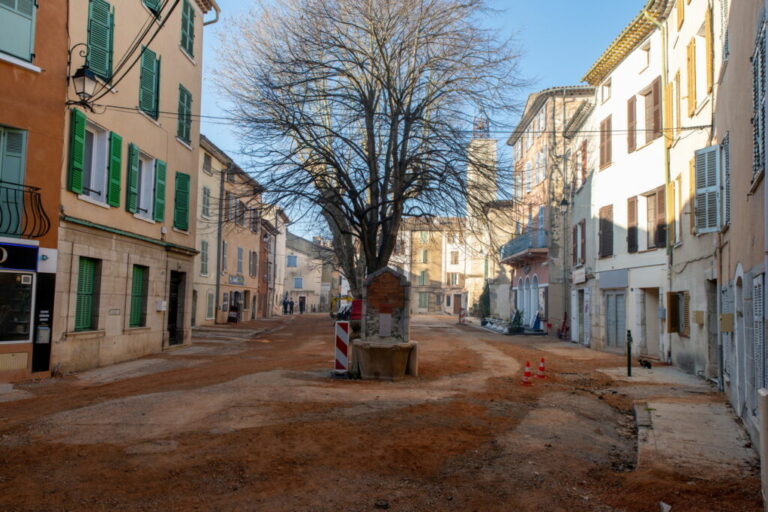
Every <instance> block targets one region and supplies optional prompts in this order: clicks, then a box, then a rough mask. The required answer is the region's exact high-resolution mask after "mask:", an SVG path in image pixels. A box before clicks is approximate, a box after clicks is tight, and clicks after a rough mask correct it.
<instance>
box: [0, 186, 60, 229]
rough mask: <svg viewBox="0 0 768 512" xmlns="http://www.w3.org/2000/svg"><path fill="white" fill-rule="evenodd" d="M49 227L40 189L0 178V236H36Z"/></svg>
mask: <svg viewBox="0 0 768 512" xmlns="http://www.w3.org/2000/svg"><path fill="white" fill-rule="evenodd" d="M49 229H51V219H49V218H48V215H46V213H45V210H44V209H43V202H42V201H41V199H40V189H39V188H37V187H30V186H28V185H19V184H18V183H11V182H8V181H2V180H0V236H10V237H17V238H37V237H41V236H43V235H44V234H46V233H48V230H49Z"/></svg>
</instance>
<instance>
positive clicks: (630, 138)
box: [627, 96, 637, 153]
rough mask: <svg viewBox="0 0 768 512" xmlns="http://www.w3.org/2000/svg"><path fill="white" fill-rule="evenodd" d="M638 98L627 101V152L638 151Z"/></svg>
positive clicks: (633, 97)
mask: <svg viewBox="0 0 768 512" xmlns="http://www.w3.org/2000/svg"><path fill="white" fill-rule="evenodd" d="M636 128H637V98H636V97H635V96H632V97H631V98H629V101H627V152H629V153H632V152H633V151H634V150H635V149H637V131H636Z"/></svg>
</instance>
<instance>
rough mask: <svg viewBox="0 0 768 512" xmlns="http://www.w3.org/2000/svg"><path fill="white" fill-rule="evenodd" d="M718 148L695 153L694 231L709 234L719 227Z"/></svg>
mask: <svg viewBox="0 0 768 512" xmlns="http://www.w3.org/2000/svg"><path fill="white" fill-rule="evenodd" d="M718 159H719V148H718V146H710V147H708V148H704V149H699V150H698V151H696V156H695V160H696V209H695V212H696V213H695V215H696V231H697V232H699V233H711V232H713V231H717V230H718V229H719V227H720V180H719V174H720V173H719V168H718V167H719V165H718Z"/></svg>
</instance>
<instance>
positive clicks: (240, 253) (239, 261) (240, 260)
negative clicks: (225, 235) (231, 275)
mask: <svg viewBox="0 0 768 512" xmlns="http://www.w3.org/2000/svg"><path fill="white" fill-rule="evenodd" d="M237 273H238V274H242V273H243V248H242V247H238V248H237Z"/></svg>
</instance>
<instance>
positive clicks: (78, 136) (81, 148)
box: [68, 109, 85, 194]
mask: <svg viewBox="0 0 768 512" xmlns="http://www.w3.org/2000/svg"><path fill="white" fill-rule="evenodd" d="M69 124H70V126H69V130H70V141H69V186H68V188H69V190H71V191H72V192H74V193H76V194H82V193H83V166H84V165H85V114H83V113H82V112H80V111H79V110H77V109H73V110H72V114H71V117H70V123H69Z"/></svg>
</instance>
